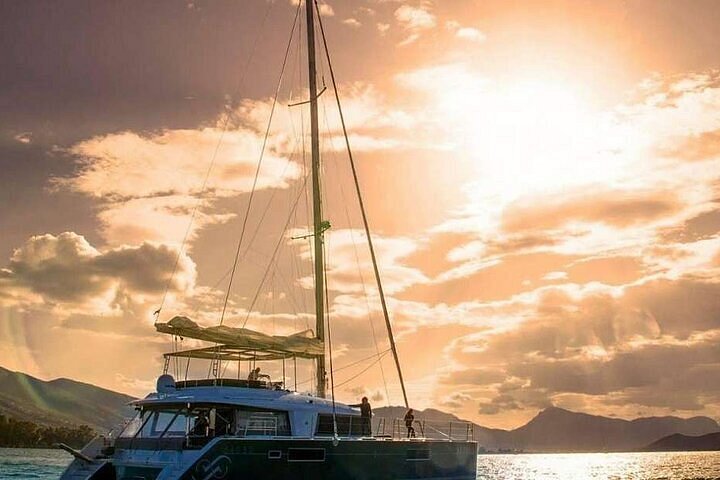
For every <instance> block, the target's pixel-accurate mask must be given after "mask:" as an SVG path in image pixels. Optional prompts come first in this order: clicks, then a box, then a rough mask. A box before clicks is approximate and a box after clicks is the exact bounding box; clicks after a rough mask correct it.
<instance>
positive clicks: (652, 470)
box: [0, 448, 720, 480]
mask: <svg viewBox="0 0 720 480" xmlns="http://www.w3.org/2000/svg"><path fill="white" fill-rule="evenodd" d="M69 462H70V455H68V454H66V453H65V452H62V451H58V450H25V449H3V448H0V479H2V480H5V479H13V478H16V479H43V480H44V479H53V480H56V479H57V478H58V477H59V476H60V473H61V472H62V471H63V469H64V468H65V465H67V464H68V463H69ZM478 479H483V480H516V479H517V480H520V479H523V480H525V479H538V480H585V479H588V480H651V479H652V480H660V479H668V480H669V479H673V480H675V479H688V480H689V479H692V480H700V479H703V480H708V479H713V480H716V479H720V452H699V453H695V452H687V453H590V454H553V455H481V456H479V457H478Z"/></svg>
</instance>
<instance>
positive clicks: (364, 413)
mask: <svg viewBox="0 0 720 480" xmlns="http://www.w3.org/2000/svg"><path fill="white" fill-rule="evenodd" d="M350 406H351V407H356V408H358V407H359V408H360V425H361V426H362V434H363V436H365V437H369V436H370V433H371V431H372V429H371V428H370V419H371V418H372V407H371V406H370V402H369V401H368V398H367V397H362V400H361V403H356V404H355V405H350Z"/></svg>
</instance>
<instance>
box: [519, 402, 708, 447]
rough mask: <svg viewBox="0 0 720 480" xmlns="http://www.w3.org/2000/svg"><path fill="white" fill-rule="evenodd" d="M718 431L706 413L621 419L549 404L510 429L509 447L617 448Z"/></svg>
mask: <svg viewBox="0 0 720 480" xmlns="http://www.w3.org/2000/svg"><path fill="white" fill-rule="evenodd" d="M717 431H720V427H719V426H718V424H717V422H715V421H714V420H713V419H711V418H708V417H693V418H688V419H683V418H678V417H648V418H638V419H636V420H622V419H618V418H608V417H601V416H596V415H588V414H586V413H576V412H571V411H568V410H564V409H562V408H557V407H550V408H546V409H545V410H543V411H542V412H540V413H539V414H538V415H537V416H536V417H535V418H533V419H532V420H530V421H529V422H528V423H527V424H525V425H523V426H522V427H520V428H517V429H515V430H512V431H511V438H512V442H513V445H512V447H513V448H517V449H525V450H530V449H532V450H534V451H558V450H562V451H613V450H615V451H618V450H633V449H637V448H641V447H642V446H644V445H647V444H648V443H650V442H652V441H654V440H657V439H659V438H662V437H664V436H666V435H671V434H673V433H682V434H685V435H702V434H706V433H712V432H717Z"/></svg>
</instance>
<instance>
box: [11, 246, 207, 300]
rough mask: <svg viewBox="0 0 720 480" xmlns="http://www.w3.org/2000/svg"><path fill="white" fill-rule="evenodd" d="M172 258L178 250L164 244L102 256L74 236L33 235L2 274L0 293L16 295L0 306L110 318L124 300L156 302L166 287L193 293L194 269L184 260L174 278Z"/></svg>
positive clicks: (125, 248) (182, 257)
mask: <svg viewBox="0 0 720 480" xmlns="http://www.w3.org/2000/svg"><path fill="white" fill-rule="evenodd" d="M176 259H177V251H176V250H175V249H172V248H169V247H167V246H163V245H153V244H149V243H144V244H142V245H139V246H133V247H130V246H124V247H117V248H113V249H109V250H106V251H104V252H102V251H99V250H98V249H96V248H95V247H93V246H92V245H90V243H88V241H87V240H86V239H85V238H84V237H83V236H81V235H78V234H76V233H73V232H65V233H61V234H60V235H57V236H55V235H50V234H46V235H38V236H34V237H31V238H30V239H29V240H28V241H27V242H26V243H25V244H24V245H23V246H21V247H19V248H17V249H16V250H15V252H14V253H13V255H12V257H11V258H10V262H9V264H8V266H7V267H6V268H4V269H3V270H2V272H1V273H0V285H2V290H3V292H5V294H7V292H14V295H12V298H13V301H12V302H11V301H9V300H8V299H7V297H6V298H5V301H4V302H3V303H5V304H6V306H7V304H11V305H12V304H15V305H18V304H19V305H21V306H22V305H37V304H46V305H60V306H63V307H64V306H67V307H68V308H70V309H79V310H81V311H82V309H87V313H91V312H95V313H98V312H99V313H103V312H104V313H108V312H112V311H114V310H117V309H118V308H119V303H118V302H122V301H123V298H124V297H126V296H130V297H133V296H137V297H140V298H142V297H144V296H146V295H152V296H155V297H158V296H159V295H160V294H162V293H163V291H164V289H165V287H166V285H167V286H168V287H169V289H170V290H171V291H174V292H191V291H192V289H193V287H194V285H195V277H196V272H195V264H194V263H193V262H192V260H190V258H189V257H187V256H186V255H182V256H180V258H179V259H178V260H177V262H178V263H177V269H176V272H175V275H172V273H173V270H174V269H175V262H176ZM171 276H172V278H171ZM0 301H3V297H0Z"/></svg>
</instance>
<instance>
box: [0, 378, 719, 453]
mask: <svg viewBox="0 0 720 480" xmlns="http://www.w3.org/2000/svg"><path fill="white" fill-rule="evenodd" d="M131 400H133V398H132V397H130V396H128V395H123V394H121V393H116V392H113V391H110V390H106V389H103V388H99V387H95V386H93V385H89V384H87V383H81V382H77V381H74V380H68V379H65V378H61V379H57V380H51V381H43V380H39V379H37V378H34V377H31V376H29V375H26V374H23V373H19V372H12V371H10V370H6V369H4V368H2V367H0V415H5V416H6V417H10V418H14V419H16V420H18V421H31V422H34V423H37V424H43V425H49V426H57V427H72V426H78V425H89V426H90V427H92V428H94V429H96V430H101V431H102V430H108V429H110V428H113V427H114V426H116V425H117V424H119V423H120V422H122V420H123V419H124V418H127V417H129V416H131V415H132V413H133V411H132V408H130V407H128V406H127V403H128V402H130V401H131ZM405 411H406V410H405V408H404V407H380V408H375V409H374V414H375V418H374V419H373V423H374V424H375V426H377V424H378V423H379V422H381V421H383V419H384V422H385V424H386V432H387V433H390V432H391V431H392V428H393V420H394V419H401V418H402V417H403V416H404V415H405ZM415 418H416V419H417V420H425V421H427V422H428V423H433V424H435V425H438V424H440V425H443V426H444V425H446V424H449V423H450V422H463V420H462V419H460V418H458V417H457V416H455V415H453V414H451V413H446V412H443V411H440V410H436V409H433V408H428V409H426V410H416V411H415ZM399 426H400V428H401V431H404V425H403V424H402V423H401V424H400V425H399ZM373 430H375V428H374V429H373ZM718 432H720V426H719V425H718V423H717V422H716V421H715V420H713V419H711V418H708V417H693V418H687V419H685V418H678V417H647V418H638V419H635V420H622V419H618V418H608V417H601V416H597V415H589V414H586V413H577V412H571V411H569V410H564V409H562V408H557V407H550V408H546V409H545V410H543V411H541V412H540V413H538V415H537V416H535V418H533V419H532V420H530V421H529V422H528V423H527V424H525V425H523V426H521V427H519V428H516V429H514V430H501V429H496V428H487V427H483V426H481V425H477V424H475V425H474V434H475V439H476V440H477V441H478V444H479V445H480V446H482V447H484V448H486V449H488V450H498V449H510V450H525V451H535V452H542V451H544V452H552V451H555V452H561V451H562V452H582V451H623V450H624V451H628V450H638V449H642V448H644V447H647V448H651V447H652V448H657V449H660V448H661V447H663V445H680V447H678V448H682V445H688V446H692V445H695V444H696V443H695V442H699V443H701V444H703V445H704V443H703V442H705V441H708V442H712V441H713V439H717V434H718ZM675 434H679V436H676V435H675ZM708 434H716V436H712V435H708ZM698 436H703V437H699V438H700V439H701V440H695V439H692V438H693V437H698ZM705 437H707V440H706V439H705ZM686 439H687V440H686ZM658 442H666V443H658ZM673 442H676V443H673ZM683 442H685V443H683ZM656 443H658V445H656ZM663 448H675V447H663ZM688 448H690V447H688Z"/></svg>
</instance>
